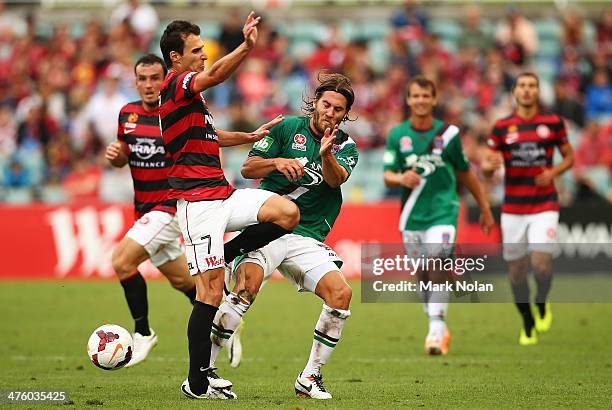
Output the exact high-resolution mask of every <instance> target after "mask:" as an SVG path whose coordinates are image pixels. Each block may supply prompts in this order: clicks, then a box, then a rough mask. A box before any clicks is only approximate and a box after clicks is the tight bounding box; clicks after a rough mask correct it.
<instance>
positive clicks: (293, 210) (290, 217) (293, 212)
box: [275, 200, 300, 231]
mask: <svg viewBox="0 0 612 410" xmlns="http://www.w3.org/2000/svg"><path fill="white" fill-rule="evenodd" d="M275 223H276V224H277V225H280V226H282V227H283V228H285V229H286V230H288V231H291V230H293V228H295V227H296V226H297V224H298V223H300V210H299V208H298V207H297V205H296V204H294V203H293V202H291V201H289V200H284V201H283V202H282V205H281V206H280V209H279V216H278V219H277V220H276V222H275Z"/></svg>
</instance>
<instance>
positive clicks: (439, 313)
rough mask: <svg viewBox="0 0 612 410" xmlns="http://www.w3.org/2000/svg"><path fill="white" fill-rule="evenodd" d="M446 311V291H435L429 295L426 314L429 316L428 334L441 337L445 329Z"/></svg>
mask: <svg viewBox="0 0 612 410" xmlns="http://www.w3.org/2000/svg"><path fill="white" fill-rule="evenodd" d="M447 312H448V292H447V291H436V292H431V294H430V295H429V303H427V316H429V334H430V335H436V336H438V337H442V336H443V335H444V332H445V331H446V322H445V319H446V314H447Z"/></svg>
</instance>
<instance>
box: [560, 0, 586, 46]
mask: <svg viewBox="0 0 612 410" xmlns="http://www.w3.org/2000/svg"><path fill="white" fill-rule="evenodd" d="M583 41H584V33H583V29H582V16H581V15H580V14H579V12H578V10H576V9H574V8H572V9H569V10H568V11H566V12H565V13H564V14H563V17H562V20H561V44H562V45H564V46H572V47H575V48H576V49H578V50H582V46H583Z"/></svg>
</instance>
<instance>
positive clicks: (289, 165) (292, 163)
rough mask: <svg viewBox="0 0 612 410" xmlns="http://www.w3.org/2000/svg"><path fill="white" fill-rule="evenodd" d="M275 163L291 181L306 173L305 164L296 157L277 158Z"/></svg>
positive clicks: (278, 169) (279, 170)
mask: <svg viewBox="0 0 612 410" xmlns="http://www.w3.org/2000/svg"><path fill="white" fill-rule="evenodd" d="M274 165H276V170H277V171H278V172H280V173H281V174H283V175H284V176H285V177H286V178H287V179H288V180H289V181H291V182H294V181H297V180H298V179H300V178H302V176H303V175H304V164H302V163H301V162H300V161H299V160H297V159H295V158H276V159H275V160H274Z"/></svg>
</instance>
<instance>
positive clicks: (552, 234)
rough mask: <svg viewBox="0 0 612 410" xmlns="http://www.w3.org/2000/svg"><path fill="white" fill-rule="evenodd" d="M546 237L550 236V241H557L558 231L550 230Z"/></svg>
mask: <svg viewBox="0 0 612 410" xmlns="http://www.w3.org/2000/svg"><path fill="white" fill-rule="evenodd" d="M546 235H548V238H549V239H555V237H556V236H557V230H556V229H555V228H548V230H547V231H546Z"/></svg>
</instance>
